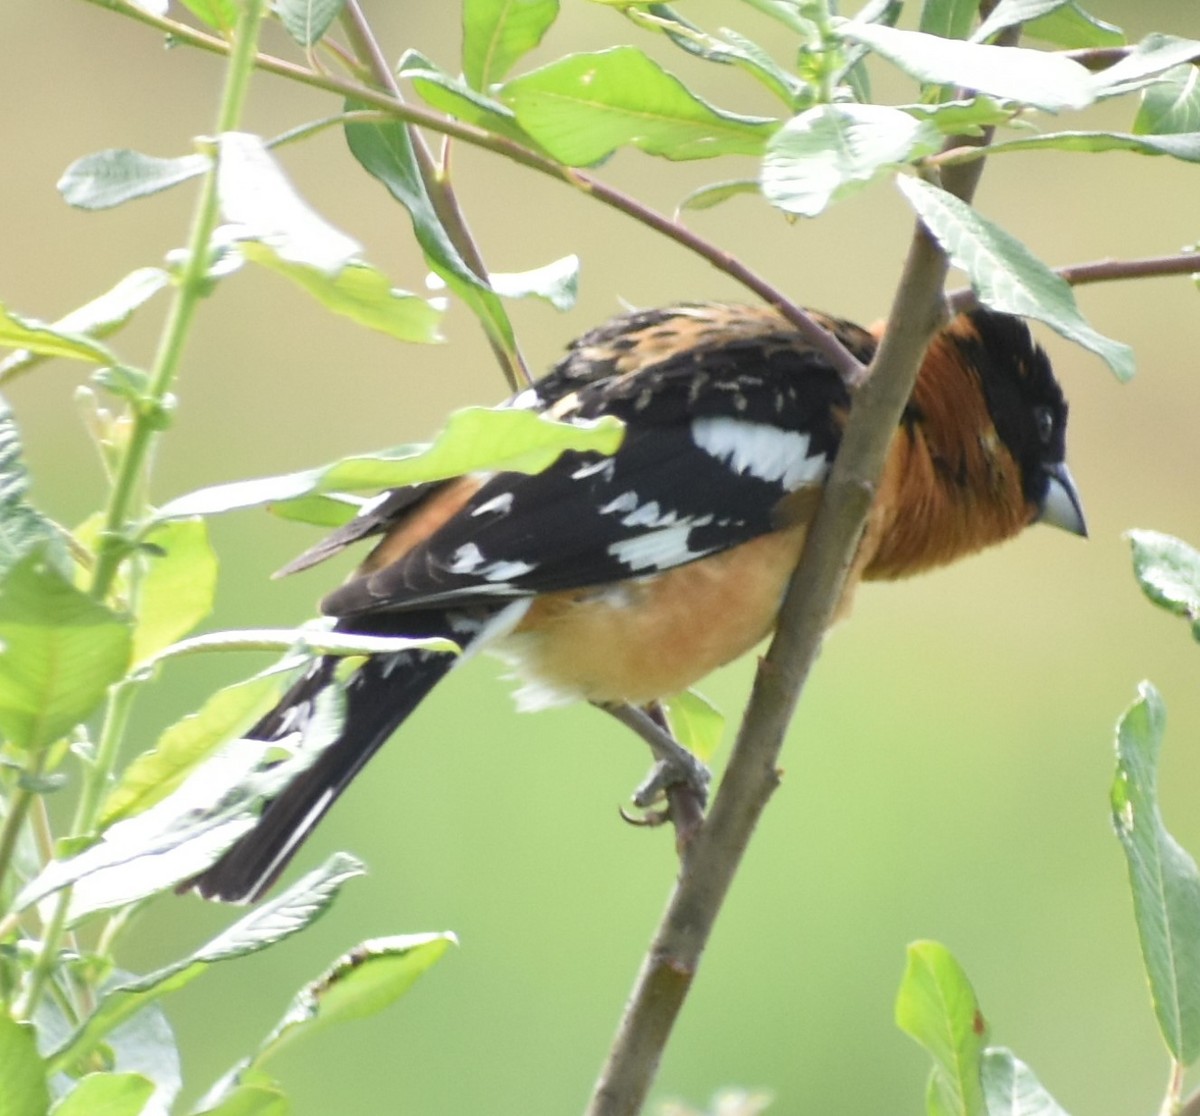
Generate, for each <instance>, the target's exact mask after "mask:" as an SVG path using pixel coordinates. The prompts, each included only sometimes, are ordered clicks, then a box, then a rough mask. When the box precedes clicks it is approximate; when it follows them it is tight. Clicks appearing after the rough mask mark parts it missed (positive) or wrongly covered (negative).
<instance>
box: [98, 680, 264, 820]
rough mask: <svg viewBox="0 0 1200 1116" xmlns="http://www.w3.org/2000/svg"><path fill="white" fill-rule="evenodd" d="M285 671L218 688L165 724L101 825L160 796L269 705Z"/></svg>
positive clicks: (122, 782) (128, 773)
mask: <svg viewBox="0 0 1200 1116" xmlns="http://www.w3.org/2000/svg"><path fill="white" fill-rule="evenodd" d="M285 681H286V675H285V674H281V673H280V671H279V669H278V668H272V669H271V670H269V671H264V672H263V673H262V674H258V675H255V676H254V677H253V678H248V679H247V680H246V681H244V682H237V683H234V684H233V685H232V686H226V687H224V688H223V689H220V690H218V691H217V692H216V693H215V694H213V695H212V696H211V697H209V698H208V700H207V701H205V703H204V704H203V705H202V706H201V707H200V709H198V710H197V711H196V712H195V713H189V714H188V715H187V716H186V717H184V718H183V719H182V720H181V721H176V722H175V724H173V725H171V726H169V727H168V728H166V729H164V730H163V732H162V734H161V735H160V736H159V738H158V740H157V741H156V742H155V744H154V747H153V748H151V749H150V750H149V751H147V752H143V753H142V754H141V755H140V756H138V757H137V759H135V760H134V761H133V762H132V763H131V764H130V765H129V766H128V767H127V768H126V769H125V771H124V772H123V773H122V775H121V777H120V779H118V780H117V784H116V786H114V787H113V788H112V790H111V791H109V794H108V797H107V798H106V799H105V801H104V805H103V807H102V808H101V811H100V828H102V829H104V828H107V827H108V826H110V825H111V824H112V823H113V822H115V821H119V820H120V819H121V818H126V817H131V816H132V815H134V814H138V813H141V812H142V811H143V810H145V809H148V808H149V807H150V806H153V805H154V804H155V803H156V802H160V801H162V799H164V798H166V797H167V795H168V794H171V793H172V792H173V791H174V790H176V789H177V788H178V787H179V785H180V784H181V783H182V782H183V780H184V779H186V778H187V777H188V775H190V774H191V773H192V771H194V770H195V769H196V767H197V766H198V765H199V764H200V763H202V762H203V761H204V760H206V759H207V758H208V757H209V756H211V755H212V754H213V753H214V752H215V751H216V750H217V749H218V748H220V747H222V746H223V745H224V744H226V743H228V742H229V741H230V740H233V739H235V738H236V737H237V736H238V734H239V733H241V732H244V731H245V730H246V729H248V728H249V727H250V726H251V725H253V724H254V723H255V721H257V720H258V719H259V718H260V717H261V716H262V715H263V714H264V713H266V712H267V711H268V710H270V709H271V707H272V706H273V705H274V704H275V702H276V701H278V700H279V695H280V694H281V693H282V691H283V683H284V682H285Z"/></svg>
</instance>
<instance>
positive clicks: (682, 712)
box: [663, 690, 725, 763]
mask: <svg viewBox="0 0 1200 1116" xmlns="http://www.w3.org/2000/svg"><path fill="white" fill-rule="evenodd" d="M663 704H664V705H665V706H666V710H667V720H668V721H670V723H671V735H672V736H674V737H675V739H676V740H678V741H679V743H680V744H682V745H683V746H684V747H685V748H686V749H687V750H688V751H689V752H691V753H692V755H694V756H695V757H696V758H697V759H699V760H702V761H703V762H704V763H708V762H709V761H710V760H711V759H712V757H713V756H714V755H715V754H716V751H717V749H718V748H719V747H720V746H721V738H722V737H723V736H724V735H725V714H724V713H722V712H721V711H720V710H719V709H718V708H717V707H716V706H715V705H713V703H712V702H711V701H709V700H708V698H706V697H705V696H704V695H703V694H702V693H700V692H699V691H698V690H684V691H683V693H681V694H676V695H675V696H674V697H670V698H667V700H666V701H665V702H664V703H663Z"/></svg>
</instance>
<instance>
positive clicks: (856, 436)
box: [586, 27, 1020, 1116]
mask: <svg viewBox="0 0 1200 1116" xmlns="http://www.w3.org/2000/svg"><path fill="white" fill-rule="evenodd" d="M1019 35H1020V28H1019V27H1016V28H1009V29H1006V30H1005V31H1004V32H1002V33H1001V34H1000V36H998V42H1000V43H1002V44H1010V45H1011V44H1015V43H1016V41H1017V39H1018V37H1019ZM990 140H991V131H990V130H987V131H986V132H985V134H984V135H982V136H979V137H974V138H969V137H963V136H957V137H955V136H951V137H949V138H948V139H947V141H946V146H947V147H952V146H961V145H963V144H966V143H980V144H985V145H986V144H987V143H989V142H990ZM982 170H983V162H982V160H979V161H977V162H973V163H968V164H964V165H962V166H960V167H953V168H947V171H946V173H945V175H944V176H943V179H942V186H943V187H944V188H945V189H947V190H949V191H951V192H952V193H954V194H956V195H957V196H958V197H960V198H962V199H963V200H964V201H970V199H971V198H972V196H973V195H974V192H975V188H976V186H977V184H978V182H979V177H980V175H981V173H982ZM948 270H949V263H948V261H947V258H946V255H945V253H944V252H943V251H942V250H941V248H940V247H939V246H938V244H937V243H936V242H935V241H934V239H933V238H932V237H931V236H930V234H929V233H928V232H927V231H926V229H925V228H924V226H923V225H922V224H921V223H920V222H917V224H916V227H915V228H914V231H913V237H912V241H911V244H910V246H909V251H908V256H907V259H906V261H905V264H904V269H903V272H902V274H901V277H900V282H899V285H898V287H897V290H896V296H895V299H894V301H893V304H892V308H891V314H890V315H889V318H888V324H887V328H886V330H885V331H884V335H883V338H882V340H881V341H880V345H879V350H878V351H877V353H876V354H875V358H874V360H873V361H872V362H871V366H870V368H869V369H868V376H867V378H866V381H865V383H864V384H863V386H862V387H861V389H860V390H859V391H858V393H857V395H856V396H855V400H854V408H853V411H852V412H851V416H850V419H849V421H848V423H847V425H846V432H845V434H844V436H843V438H842V443H841V446H840V448H839V450H838V454H837V459H836V460H835V462H834V465H833V469H832V470H831V472H830V476H829V480H828V482H827V483H826V486H825V491H824V495H823V497H822V500H821V506H820V508H819V509H818V511H817V515H816V518H815V519H814V521H813V525H812V528H811V530H810V531H809V534H808V540H807V543H806V544H805V547H804V552H803V554H802V555H801V556H800V563H799V565H798V566H797V568H796V572H795V574H794V575H793V577H792V580H791V583H790V585H789V587H788V592H787V596H786V598H785V600H784V602H783V608H782V609H781V611H780V615H779V626H778V630H777V631H776V634H775V638H774V639H773V640H772V641H771V646H770V649H769V650H768V651H767V654H766V657H765V658H764V659H763V660H762V662H761V663H760V664H759V669H758V673H757V675H756V676H755V680H754V687H753V691H752V693H751V696H750V702H749V704H748V705H747V707H746V712H745V716H744V718H743V720H742V725H741V729H740V730H739V732H738V737H737V740H736V742H735V744H734V747H733V753H732V755H731V757H730V760H729V764H728V766H727V767H726V769H725V775H724V778H723V779H722V780H721V785H720V787H719V788H718V791H717V795H716V798H715V800H714V801H713V805H712V809H711V811H710V812H709V815H708V817H707V819H706V820H705V822H704V824H703V825H702V826H701V828H700V831H699V833H697V834H696V836H695V837H694V838H693V840H692V842H691V845H690V847H689V850H688V856H687V858H686V859H685V860H684V863H683V866H682V870H681V872H680V876H679V880H678V882H677V884H676V887H675V891H674V893H673V894H672V896H671V900H670V902H669V904H668V907H667V910H666V912H665V914H664V915H663V918H662V921H661V923H660V924H659V927H658V930H657V932H656V934H655V936H654V939H653V941H652V942H651V944H650V948H649V950H648V951H647V953H646V956H645V958H644V960H643V962H642V968H641V971H640V972H639V973H638V977H637V981H636V983H635V985H634V989H633V992H632V994H631V996H630V999H629V1002H628V1003H627V1005H626V1008H625V1012H624V1015H623V1017H622V1019H621V1022H620V1024H619V1026H618V1030H617V1034H616V1037H615V1039H614V1041H613V1045H612V1047H611V1049H610V1051H609V1055H608V1059H607V1061H606V1062H605V1065H604V1067H603V1069H602V1070H601V1073H600V1078H599V1080H598V1081H597V1083H596V1087H595V1091H594V1092H593V1095H592V1099H591V1102H590V1104H589V1106H588V1108H587V1111H586V1116H636V1113H638V1112H640V1111H641V1108H642V1106H643V1104H644V1103H645V1099H646V1097H647V1095H648V1093H649V1091H650V1086H651V1084H652V1082H653V1080H654V1077H655V1074H656V1073H657V1070H658V1063H659V1060H660V1058H661V1056H662V1052H663V1050H664V1049H665V1047H666V1044H667V1040H668V1039H669V1037H670V1034H671V1029H672V1027H673V1026H674V1023H675V1020H676V1018H677V1017H678V1015H679V1012H680V1010H681V1009H682V1007H683V1003H684V1000H685V999H686V997H687V994H688V991H689V989H690V988H691V983H692V979H693V978H694V976H695V974H696V971H697V968H698V967H699V964H700V957H701V954H702V953H703V951H704V947H705V945H706V944H707V942H708V938H709V935H710V933H711V931H712V928H713V925H714V924H715V922H716V918H717V915H718V913H719V911H720V908H721V905H722V903H723V902H724V900H725V896H726V894H727V893H728V891H729V887H730V885H731V884H732V882H733V878H734V875H735V873H736V872H737V869H738V866H739V865H740V863H741V860H742V856H743V855H744V853H745V851H746V848H747V846H748V844H749V842H750V838H751V836H752V835H753V833H754V830H755V828H756V826H757V824H758V819H759V818H760V817H761V816H762V812H763V810H764V809H765V808H766V805H767V801H768V800H769V799H770V797H771V795H772V793H773V792H774V790H775V788H776V787H777V786H778V784H779V773H778V761H779V754H780V751H781V749H782V747H783V738H784V734H785V732H786V731H787V726H788V724H789V723H790V721H791V718H792V714H793V712H794V711H795V708H796V704H797V702H798V701H799V698H800V694H801V691H802V690H803V687H804V683H805V681H806V680H807V678H808V674H809V671H810V670H811V668H812V664H813V663H814V661H815V660H816V657H817V654H818V653H819V651H820V649H821V643H822V640H823V638H824V634H825V631H826V629H827V628H828V627H829V624H830V623H831V621H832V619H833V616H834V614H835V612H836V609H837V606H838V604H839V602H840V601H841V599H842V593H843V590H844V588H845V585H846V579H847V575H848V574H849V572H850V569H851V566H852V564H853V561H854V554H855V551H856V549H857V546H858V540H859V539H860V537H861V536H862V531H863V526H864V524H865V522H866V517H867V513H868V511H869V510H870V506H871V501H872V498H873V496H874V492H875V487H876V485H877V484H878V482H879V477H880V475H881V473H882V471H883V464H884V460H885V458H886V455H887V451H888V447H889V445H890V444H891V439H892V435H893V432H894V431H895V429H896V426H897V423H898V422H899V421H900V416H901V413H902V411H903V409H904V406H905V404H906V403H907V402H908V399H909V396H910V395H911V393H912V386H913V383H914V381H915V380H916V376H917V370H918V368H919V367H920V363H921V360H922V358H923V356H924V354H925V348H926V346H927V345H928V343H929V339H930V337H932V335H933V333H934V331H935V330H936V329H937V327H938V326H939V324H940V323H941V322H942V321H943V320H944V319H945V316H946V303H945V296H944V293H943V285H944V283H945V279H946V274H947V272H948Z"/></svg>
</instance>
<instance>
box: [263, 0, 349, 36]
mask: <svg viewBox="0 0 1200 1116" xmlns="http://www.w3.org/2000/svg"><path fill="white" fill-rule="evenodd" d="M345 2H346V0H276V3H275V11H276V13H277V14H278V16H279V20H280V22H281V23H282V24H283V26H284V28H285V29H286V30H287V33H288V34H289V35H291V37H292V38H293V39H294V40H295V41H296V42H297V43H299V44H300V45H301V46H302V47H310V46H313V45H314V44H315V43H319V42H320V41H321V39H322V38H323V37H324V35H325V32H326V31H328V30H329V25H330V24H331V23H332V22H333V21H334V20H335V19H337V17H338V16H339V15H340V14H341V11H342V6H343V5H344V4H345Z"/></svg>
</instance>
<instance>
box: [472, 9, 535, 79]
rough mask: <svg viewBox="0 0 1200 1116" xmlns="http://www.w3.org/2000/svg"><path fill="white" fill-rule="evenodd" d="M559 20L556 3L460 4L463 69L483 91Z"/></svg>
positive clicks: (500, 77)
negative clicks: (461, 5)
mask: <svg viewBox="0 0 1200 1116" xmlns="http://www.w3.org/2000/svg"><path fill="white" fill-rule="evenodd" d="M557 16H558V0H463V7H462V24H463V45H462V66H463V73H464V74H465V75H466V78H467V81H469V82H470V83H471V85H472V86H474V87H475V88H476V89H479V90H486V89H488V87H489V86H491V84H492V83H493V82H497V81H502V80H503V78H504V75H505V74H507V73H508V71H509V70H511V69H512V68H513V66H514V65H515V64H516V63H517V62H518V61H519V60H520V58H521V57H522V55H524V54H527V53H528V52H529V51H531V50H532V49H533V48H534V47H535V46H537V45H538V43H540V42H541V41H542V36H543V35H545V33H546V32H547V31H548V30H549V29H550V25H551V24H552V23H553V22H554V20H555V19H556V18H557Z"/></svg>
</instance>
